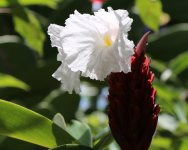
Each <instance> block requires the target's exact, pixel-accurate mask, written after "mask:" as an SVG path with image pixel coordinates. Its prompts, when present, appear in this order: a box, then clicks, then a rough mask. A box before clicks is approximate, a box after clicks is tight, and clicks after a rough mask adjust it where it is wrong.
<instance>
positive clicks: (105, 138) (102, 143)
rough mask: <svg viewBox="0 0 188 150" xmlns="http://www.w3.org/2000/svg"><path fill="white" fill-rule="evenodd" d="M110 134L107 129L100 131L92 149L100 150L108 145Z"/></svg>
mask: <svg viewBox="0 0 188 150" xmlns="http://www.w3.org/2000/svg"><path fill="white" fill-rule="evenodd" d="M112 140H113V138H112V134H111V132H110V131H109V130H104V132H101V136H100V139H99V140H98V142H97V143H96V144H95V146H94V149H95V150H102V149H103V148H105V147H106V146H107V145H109V144H110V143H111V142H112Z"/></svg>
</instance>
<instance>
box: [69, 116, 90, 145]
mask: <svg viewBox="0 0 188 150" xmlns="http://www.w3.org/2000/svg"><path fill="white" fill-rule="evenodd" d="M67 131H68V132H69V133H70V134H71V135H72V136H73V137H74V138H75V139H77V140H78V141H79V142H80V144H82V145H85V146H89V147H91V146H92V135H91V130H90V128H89V126H88V125H86V124H84V123H81V122H79V121H76V120H73V121H72V124H71V125H70V126H68V127H67Z"/></svg>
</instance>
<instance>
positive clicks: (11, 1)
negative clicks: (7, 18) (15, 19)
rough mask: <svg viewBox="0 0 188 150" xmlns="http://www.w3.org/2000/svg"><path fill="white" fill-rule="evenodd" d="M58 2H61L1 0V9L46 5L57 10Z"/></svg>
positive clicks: (49, 0)
mask: <svg viewBox="0 0 188 150" xmlns="http://www.w3.org/2000/svg"><path fill="white" fill-rule="evenodd" d="M58 1H59V0H1V1H0V7H7V6H10V5H15V4H17V3H19V4H20V5H45V6H48V7H51V8H56V7H57V2H58Z"/></svg>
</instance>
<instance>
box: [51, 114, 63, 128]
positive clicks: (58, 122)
mask: <svg viewBox="0 0 188 150" xmlns="http://www.w3.org/2000/svg"><path fill="white" fill-rule="evenodd" d="M53 122H54V123H55V124H56V125H58V126H59V127H61V128H63V129H66V123H65V119H64V117H63V116H62V115H61V114H60V113H57V114H56V115H55V116H54V118H53Z"/></svg>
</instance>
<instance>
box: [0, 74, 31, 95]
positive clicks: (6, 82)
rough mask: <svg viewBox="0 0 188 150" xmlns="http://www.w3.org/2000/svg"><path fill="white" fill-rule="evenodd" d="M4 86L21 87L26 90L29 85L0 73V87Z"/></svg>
mask: <svg viewBox="0 0 188 150" xmlns="http://www.w3.org/2000/svg"><path fill="white" fill-rule="evenodd" d="M4 87H15V88H20V89H23V90H25V91H28V90H29V89H30V87H29V85H27V84H26V83H24V82H23V81H21V80H19V79H17V78H15V77H13V76H11V75H8V74H2V73H0V88H4Z"/></svg>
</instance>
